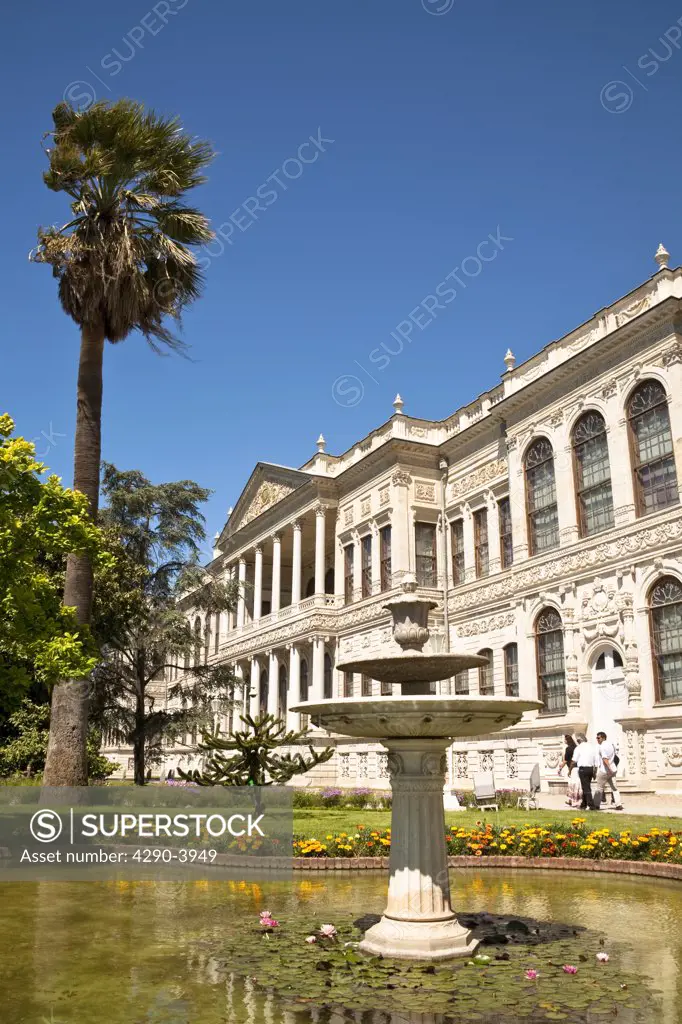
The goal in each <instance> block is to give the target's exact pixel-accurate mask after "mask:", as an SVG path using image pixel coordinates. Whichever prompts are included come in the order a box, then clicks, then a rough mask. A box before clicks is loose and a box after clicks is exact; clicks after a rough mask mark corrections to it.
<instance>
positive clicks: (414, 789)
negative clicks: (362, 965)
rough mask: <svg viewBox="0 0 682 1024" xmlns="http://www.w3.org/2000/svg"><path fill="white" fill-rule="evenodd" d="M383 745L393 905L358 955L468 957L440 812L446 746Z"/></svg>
mask: <svg viewBox="0 0 682 1024" xmlns="http://www.w3.org/2000/svg"><path fill="white" fill-rule="evenodd" d="M383 742H384V745H385V746H386V747H387V748H388V752H389V753H388V766H389V772H390V775H391V789H392V791H393V814H392V834H391V854H390V881H389V886H388V902H387V905H386V910H385V911H384V914H383V916H382V918H381V920H380V921H379V922H378V924H375V925H374V926H373V927H372V928H370V929H369V930H368V931H367V932H366V933H365V936H364V938H363V940H362V942H361V943H360V949H362V950H364V951H365V952H366V953H373V954H375V955H376V954H381V955H382V956H397V957H405V958H409V959H416V960H421V959H424V960H437V959H446V958H448V959H449V958H451V957H457V956H468V955H470V954H471V953H472V952H473V950H474V949H475V948H476V945H477V943H476V942H475V941H474V940H472V939H471V935H470V932H469V931H468V930H467V929H466V928H463V927H462V925H461V924H460V923H459V921H458V920H457V918H456V916H455V914H454V912H453V910H452V906H451V904H450V881H449V876H448V862H447V848H446V845H445V814H444V810H443V785H444V781H445V751H446V749H447V746H448V743H449V740H447V739H441V738H437V739H436V738H434V739H430V738H427V737H423V738H415V739H412V738H410V739H390V740H384V741H383Z"/></svg>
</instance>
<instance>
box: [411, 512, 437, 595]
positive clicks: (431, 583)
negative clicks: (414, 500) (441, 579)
mask: <svg viewBox="0 0 682 1024" xmlns="http://www.w3.org/2000/svg"><path fill="white" fill-rule="evenodd" d="M414 541H415V543H414V547H415V561H416V566H415V568H416V570H417V584H418V585H419V586H420V587H437V586H438V579H437V570H436V527H435V526H434V524H433V523H415V526H414Z"/></svg>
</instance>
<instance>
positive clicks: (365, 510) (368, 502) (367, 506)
mask: <svg viewBox="0 0 682 1024" xmlns="http://www.w3.org/2000/svg"><path fill="white" fill-rule="evenodd" d="M371 511H372V499H371V498H363V499H362V501H361V502H360V515H361V516H368V515H369V514H370V512H371Z"/></svg>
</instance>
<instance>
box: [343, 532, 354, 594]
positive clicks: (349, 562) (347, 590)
mask: <svg viewBox="0 0 682 1024" xmlns="http://www.w3.org/2000/svg"><path fill="white" fill-rule="evenodd" d="M353 561H354V551H353V545H352V544H349V545H348V546H347V547H345V548H344V549H343V584H344V585H343V593H344V597H345V601H346V604H351V603H352V601H353V587H354V581H353Z"/></svg>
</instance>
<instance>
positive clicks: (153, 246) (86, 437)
mask: <svg viewBox="0 0 682 1024" xmlns="http://www.w3.org/2000/svg"><path fill="white" fill-rule="evenodd" d="M52 119H53V122H54V128H53V130H52V131H51V132H48V133H47V135H46V138H49V139H50V140H51V145H50V148H48V149H47V154H48V157H49V162H50V166H49V170H47V171H46V172H45V174H44V175H43V178H44V181H45V184H46V185H47V187H48V188H49V189H51V190H52V191H53V192H66V194H67V195H68V196H69V197H70V199H71V213H72V218H71V220H69V222H68V223H67V224H64V226H63V227H60V228H56V227H52V228H48V229H46V230H44V229H41V230H40V231H39V232H38V246H37V249H35V250H34V252H33V253H32V258H33V259H34V260H35V261H37V262H40V263H49V264H51V266H52V272H53V274H54V276H55V277H56V278H57V280H58V281H59V301H60V302H61V305H62V308H63V310H64V312H65V313H67V314H68V315H69V316H70V317H71V318H72V319H73V320H75V322H76V323H77V324H78V326H79V327H80V331H81V345H80V361H79V365H78V393H77V413H76V438H75V445H74V488H75V489H76V490H79V491H82V492H83V493H84V494H85V495H87V497H88V499H89V501H90V509H91V513H92V515H93V517H94V516H95V514H96V512H97V505H98V497H99V479H100V448H101V414H102V362H103V356H104V342H105V341H110V342H113V343H116V342H119V341H123V340H124V338H127V337H128V335H129V334H130V333H131V332H132V331H135V330H137V331H139V332H140V333H141V334H143V335H144V337H145V338H146V340H147V342H148V343H149V344H150V345H151V346H152V348H154V349H155V350H156V351H161V350H163V349H164V348H170V349H179V348H182V347H183V346H182V342H180V341H179V340H178V338H177V337H176V336H175V335H174V334H173V333H172V332H171V330H170V329H169V327H168V326H167V323H168V321H167V319H166V318H171V319H173V320H175V321H178V320H179V318H180V314H181V312H182V309H183V308H184V307H185V306H186V305H187V304H188V303H190V302H192V301H193V300H194V299H196V298H197V297H198V295H199V293H200V289H201V284H202V278H201V272H200V270H199V267H198V265H197V260H196V256H195V254H194V252H193V251H192V248H191V247H192V246H199V245H202V244H204V243H206V242H207V241H209V240H210V239H211V238H212V237H213V233H212V232H211V230H210V228H209V224H208V220H207V218H206V217H205V216H204V215H203V214H202V213H200V212H199V211H198V210H196V209H193V208H191V207H189V206H186V205H184V197H185V194H186V193H187V192H189V190H190V189H193V188H195V187H196V186H197V185H200V184H202V182H204V181H205V180H206V179H205V178H204V176H203V174H202V171H203V169H204V168H205V167H206V166H207V164H208V163H209V162H210V161H211V160H212V158H213V155H214V154H213V149H212V147H211V145H210V144H209V143H208V142H204V141H200V140H196V139H191V138H189V136H187V135H186V134H185V133H184V132H183V130H182V126H181V124H180V122H179V120H178V119H177V118H165V117H161V116H159V115H158V114H155V113H154V112H153V111H145V110H144V108H143V106H142V105H141V104H139V103H133V102H132V101H131V100H119V101H118V102H117V103H105V102H101V103H95V104H94V105H93V106H91V107H90V108H89V109H88V110H83V111H77V110H74V109H73V108H72V107H70V106H68V105H67V104H65V103H60V104H59V106H57V107H56V108H55V109H54V111H53V114H52ZM92 588H93V577H92V566H91V563H90V560H89V558H87V557H84V556H82V555H70V556H69V558H68V561H67V566H66V580H65V585H64V604H65V605H67V606H70V607H73V608H75V611H76V616H77V619H78V622H79V623H80V624H81V625H82V626H84V627H87V626H88V624H89V621H90V613H91V607H92ZM87 689H88V687H87V684H86V683H85V682H80V683H79V682H77V681H73V680H64V681H62V682H60V683H58V684H57V685H56V686H55V687H54V689H53V693H52V714H51V720H50V740H49V745H48V751H47V762H46V765H45V776H44V781H45V784H46V785H51V786H67V785H70V786H82V785H86V784H87V761H86V738H87V717H88V707H87Z"/></svg>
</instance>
